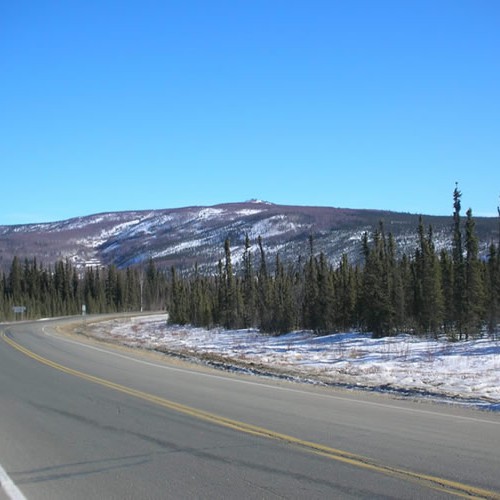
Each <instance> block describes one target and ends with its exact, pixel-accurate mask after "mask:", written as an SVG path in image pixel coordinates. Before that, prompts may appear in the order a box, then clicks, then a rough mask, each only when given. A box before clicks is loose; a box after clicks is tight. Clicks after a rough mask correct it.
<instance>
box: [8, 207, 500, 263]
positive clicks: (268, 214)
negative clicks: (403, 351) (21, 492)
mask: <svg viewBox="0 0 500 500" xmlns="http://www.w3.org/2000/svg"><path fill="white" fill-rule="evenodd" d="M380 220H383V221H384V226H385V230H386V232H387V233H389V232H392V233H393V234H394V236H395V238H396V241H397V243H398V248H399V249H400V250H401V251H412V250H413V248H414V246H415V243H416V227H417V224H418V215H414V214H407V213H396V212H386V211H377V210H354V209H343V208H331V207H302V206H288V205H274V204H272V203H267V202H262V201H250V202H244V203H227V204H221V205H215V206H211V207H185V208H178V209H165V210H150V211H130V212H115V213H104V214H98V215H90V216H87V217H78V218H74V219H69V220H66V221H60V222H53V223H44V224H26V225H18V226H0V266H1V267H2V268H3V269H8V268H9V267H10V264H11V262H12V258H13V257H14V255H17V256H18V257H21V258H25V257H28V258H33V257H36V258H37V260H38V261H39V262H42V263H44V264H45V265H47V264H52V263H54V262H55V261H57V260H60V259H70V260H71V261H73V262H74V263H75V264H76V265H107V264H115V265H117V266H118V267H121V268H123V267H127V266H133V265H137V264H140V263H142V262H145V261H147V260H148V259H149V258H152V259H154V260H155V261H156V262H157V263H158V265H160V266H167V265H168V266H169V265H172V264H175V265H177V266H183V267H191V266H192V265H194V263H195V262H198V264H199V265H200V267H201V268H206V266H212V265H214V264H216V263H217V262H218V260H219V259H220V258H222V257H223V244H224V240H225V239H226V238H227V237H229V238H230V240H231V248H232V256H233V259H234V261H235V263H237V262H238V259H240V258H241V256H242V254H243V245H244V240H245V234H247V233H248V235H249V237H250V239H251V241H252V244H253V245H255V246H254V249H255V250H256V248H257V247H256V241H257V238H258V236H261V237H262V239H263V242H264V246H265V249H266V252H267V254H268V256H269V258H272V257H273V256H274V255H275V254H276V252H279V253H280V256H281V257H282V258H283V259H284V260H296V259H297V258H298V257H299V256H300V255H302V256H304V257H305V256H307V255H308V254H309V236H310V235H313V236H314V250H315V252H317V253H319V252H321V251H323V252H324V253H325V254H326V255H327V256H328V258H329V259H330V260H331V261H332V262H334V263H335V262H337V261H338V260H339V259H340V257H341V255H342V253H347V254H348V255H349V257H350V259H351V260H352V261H357V260H359V258H360V241H361V236H362V234H363V233H364V232H365V231H368V232H369V233H371V232H372V231H373V229H374V228H375V227H376V226H377V225H378V223H379V221H380ZM475 221H476V228H477V234H478V237H479V239H480V242H481V249H482V252H483V253H485V252H486V251H487V247H488V245H489V244H490V242H491V241H495V242H497V241H498V221H497V219H495V218H476V219H475ZM424 223H425V224H426V225H428V224H432V226H433V228H434V234H435V241H436V246H437V247H438V248H441V247H443V246H447V245H448V244H449V242H450V241H451V238H450V232H451V225H452V217H451V215H450V216H449V217H435V216H424Z"/></svg>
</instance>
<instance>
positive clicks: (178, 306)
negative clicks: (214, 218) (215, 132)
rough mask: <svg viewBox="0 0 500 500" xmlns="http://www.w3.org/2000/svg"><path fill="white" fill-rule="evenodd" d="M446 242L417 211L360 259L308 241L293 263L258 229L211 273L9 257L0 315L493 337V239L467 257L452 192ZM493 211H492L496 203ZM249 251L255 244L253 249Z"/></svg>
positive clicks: (469, 225) (498, 289)
mask: <svg viewBox="0 0 500 500" xmlns="http://www.w3.org/2000/svg"><path fill="white" fill-rule="evenodd" d="M453 206H454V213H453V219H452V221H450V222H451V223H450V242H449V245H448V246H447V248H448V249H446V250H441V251H440V252H437V251H436V249H435V245H434V241H433V231H432V227H430V226H428V227H426V226H425V224H424V221H423V219H422V218H420V221H419V224H418V227H416V228H415V231H416V232H417V235H418V244H417V246H416V248H415V249H414V251H413V253H412V254H410V255H406V254H402V255H400V253H399V252H398V249H397V247H396V243H395V240H394V238H393V237H392V235H391V234H390V233H389V234H386V232H385V229H384V224H383V222H382V221H381V222H380V223H379V226H378V227H377V228H376V229H375V230H374V231H373V233H372V234H367V233H365V234H364V235H363V237H362V239H361V241H360V243H359V247H360V252H361V253H362V256H363V261H362V263H361V264H356V265H354V264H351V263H350V262H349V260H348V258H347V256H346V255H343V256H342V258H341V259H340V262H339V264H338V265H335V266H334V265H332V264H331V263H329V262H328V261H327V259H326V257H325V255H324V254H323V253H320V254H319V255H318V254H316V253H315V251H314V237H313V236H312V235H311V237H310V241H309V243H310V244H309V255H306V256H298V257H297V260H296V262H282V260H281V259H280V256H279V254H278V255H276V257H275V258H273V260H272V262H269V261H268V258H267V256H266V250H265V244H264V242H263V241H262V239H261V238H260V237H259V238H258V240H257V242H256V246H257V249H258V250H257V251H256V252H252V248H254V246H253V245H252V242H251V241H250V240H249V238H248V236H246V238H245V251H244V254H243V260H242V262H241V263H238V265H237V266H235V265H233V262H232V258H231V242H230V241H229V239H226V240H225V242H224V254H223V255H224V257H223V258H222V259H221V260H219V262H218V265H217V268H216V269H215V270H214V272H212V273H201V272H200V271H199V269H198V266H195V268H194V269H193V270H192V272H189V273H186V272H183V273H182V274H181V273H180V272H178V271H177V270H176V269H175V268H170V269H157V268H156V266H155V264H154V262H153V261H152V260H150V261H149V262H148V263H147V264H146V265H145V266H144V267H142V268H139V267H135V268H127V269H117V268H116V267H115V266H108V267H101V268H93V267H90V268H86V269H83V270H82V269H77V268H75V267H74V266H72V264H71V263H70V262H69V261H65V262H62V261H60V262H58V263H56V265H55V266H54V267H53V268H50V267H49V268H46V267H44V266H43V265H42V264H40V263H37V262H36V260H34V259H31V260H30V259H28V258H25V259H24V260H21V259H20V258H18V257H15V258H14V259H13V261H12V265H11V268H10V272H8V273H3V274H2V275H0V314H1V320H2V321H3V320H14V319H16V320H17V319H35V318H41V317H54V316H64V315H76V314H81V313H82V306H83V305H85V311H86V313H89V314H93V313H113V312H133V311H143V310H144V311H148V310H166V311H168V313H169V321H170V322H172V323H175V324H191V325H193V326H203V327H206V328H213V327H215V326H221V327H224V328H227V329H239V328H258V329H259V330H260V331H262V332H266V333H269V334H274V335H278V334H281V333H286V332H290V331H292V330H312V331H314V332H315V333H317V334H318V335H320V334H324V333H333V332H346V331H352V330H357V331H365V332H370V333H371V334H372V335H373V336H374V337H382V336H388V335H395V334H397V333H402V332H405V333H411V334H415V335H425V336H435V337H438V336H443V335H445V336H446V337H447V338H449V339H450V340H462V339H468V338H470V337H472V336H474V337H475V336H479V335H490V336H497V335H498V333H499V322H500V244H499V242H496V243H495V242H491V244H490V246H489V252H488V255H487V256H480V255H479V245H478V239H477V236H476V234H475V222H474V218H473V215H472V210H471V209H469V210H468V211H467V213H466V216H465V220H463V218H462V217H461V213H460V212H461V193H460V191H459V190H458V187H457V188H456V189H455V191H454V194H453ZM499 217H500V210H499ZM254 253H255V254H254Z"/></svg>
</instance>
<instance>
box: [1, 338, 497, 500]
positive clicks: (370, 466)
mask: <svg viewBox="0 0 500 500" xmlns="http://www.w3.org/2000/svg"><path fill="white" fill-rule="evenodd" d="M1 336H2V339H3V340H4V341H5V342H6V343H7V344H9V345H10V346H11V347H13V348H14V349H16V350H18V351H19V352H21V353H23V354H25V355H26V356H28V357H30V358H31V359H34V360H35V361H38V362H39V363H42V364H44V365H46V366H50V367H51V368H54V369H55V370H59V371H61V372H63V373H67V374H68V375H73V376H75V377H78V378H80V379H83V380H87V381H88V382H92V383H94V384H98V385H100V386H103V387H107V388H109V389H113V390H115V391H118V392H121V393H123V394H127V395H129V396H133V397H135V398H138V399H142V400H144V401H147V402H149V403H153V404H155V405H158V406H161V407H163V408H168V409H170V410H174V411H176V412H179V413H183V414H184V415H189V416H191V417H195V418H198V419H201V420H204V421H206V422H211V423H213V424H216V425H219V426H223V427H227V428H230V429H233V430H235V431H238V432H243V433H245V434H251V435H253V436H258V437H262V438H267V439H274V440H276V441H281V442H284V443H287V444H289V445H293V446H295V447H298V448H301V449H303V450H305V451H308V452H309V453H314V454H316V455H320V456H322V457H325V458H328V459H330V460H336V461H338V462H342V463H345V464H349V465H352V466H354V467H359V468H363V469H367V470H370V471H373V472H377V473H381V474H385V475H387V476H391V477H395V478H399V479H402V480H405V481H412V482H415V483H418V484H420V485H421V486H427V487H428V488H431V489H434V490H438V491H443V492H446V493H448V494H451V495H455V496H457V497H462V498H469V499H470V498H483V499H490V500H500V494H499V493H496V492H494V491H490V490H485V489H483V488H478V487H475V486H469V485H467V484H463V483H459V482H457V481H450V480H448V479H443V478H440V477H437V476H432V475H429V474H421V473H417V472H412V471H409V470H405V469H399V468H396V467H390V466H387V465H383V464H378V463H376V462H375V461H374V460H371V459H370V458H367V457H363V456H361V455H356V454H353V453H349V452H347V451H343V450H338V449H335V448H331V447H329V446H324V445H322V444H319V443H314V442H311V441H304V440H302V439H299V438H296V437H293V436H289V435H287V434H281V433H279V432H274V431H272V430H269V429H265V428H263V427H258V426H256V425H251V424H246V423H244V422H240V421H238V420H233V419H230V418H226V417H223V416H220V415H216V414H213V413H210V412H206V411H203V410H198V409H196V408H192V407H190V406H186V405H182V404H179V403H175V402H174V401H170V400H168V399H165V398H161V397H159V396H155V395H153V394H148V393H147V392H143V391H138V390H136V389H132V388H130V387H126V386H124V385H120V384H116V383H114V382H111V381H109V380H105V379H102V378H99V377H95V376H93V375H90V374H88V373H84V372H81V371H78V370H73V369H72V368H68V367H67V366H64V365H61V364H59V363H56V362H54V361H50V360H49V359H47V358H44V357H42V356H39V355H38V354H36V353H34V352H33V351H30V350H29V349H27V348H26V347H23V346H22V345H20V344H18V343H17V342H15V341H14V340H12V339H11V338H9V337H7V336H6V335H5V333H2V335H1Z"/></svg>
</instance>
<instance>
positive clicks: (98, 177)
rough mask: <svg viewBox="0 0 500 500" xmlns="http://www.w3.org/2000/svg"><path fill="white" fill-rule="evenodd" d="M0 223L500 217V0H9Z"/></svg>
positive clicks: (0, 120) (0, 123) (1, 44)
mask: <svg viewBox="0 0 500 500" xmlns="http://www.w3.org/2000/svg"><path fill="white" fill-rule="evenodd" d="M0 166H1V181H0V182H1V191H0V224H16V223H25V222H41V221H52V220H60V219H66V218H69V217H73V216H79V215H89V214H93V213H98V212H104V211H121V210H129V209H151V208H171V207H180V206H188V205H212V204H217V203H222V202H230V201H244V200H247V199H251V198H260V199H264V200H268V201H272V202H274V203H281V204H297V205H322V206H336V207H347V208H378V209H389V210H398V211H406V212H414V213H423V214H443V215H446V214H451V213H452V192H453V189H454V186H455V181H458V182H459V186H460V189H461V190H462V192H463V198H462V201H463V206H464V211H465V210H466V209H467V208H468V207H472V209H473V212H474V214H476V215H494V214H495V213H496V207H497V205H498V203H499V195H500V2H499V1H498V0H491V1H485V0H470V1H463V0H449V1H446V0H430V1H427V0H418V1H404V0H397V1H385V0H366V1H356V0H352V1H351V0H349V1H343V0H342V1H335V0H325V1H320V0H317V1H315V0H310V1H305V0H304V1H294V0H227V1H218V0H203V1H201V0H200V1H191V0H179V1H169V0H159V1H150V0H140V1H139V0H137V1H127V0H121V1H118V0H117V1H107V0H95V1H94V0H82V1H78V0H77V1H67V2H61V1H45V0H31V1H30V0H25V1H22V0H21V1H7V0H4V1H2V2H0Z"/></svg>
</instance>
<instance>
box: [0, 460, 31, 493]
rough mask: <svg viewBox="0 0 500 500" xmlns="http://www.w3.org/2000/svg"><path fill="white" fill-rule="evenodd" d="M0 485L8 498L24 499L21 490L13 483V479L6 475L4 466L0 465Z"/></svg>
mask: <svg viewBox="0 0 500 500" xmlns="http://www.w3.org/2000/svg"><path fill="white" fill-rule="evenodd" d="M0 485H1V486H2V488H3V490H4V491H5V493H6V494H7V496H8V497H9V498H10V500H26V497H25V496H24V495H23V494H22V492H21V490H20V489H19V488H18V487H17V486H16V485H15V484H14V481H12V479H11V478H10V477H9V476H8V475H7V473H6V472H5V470H4V468H3V467H2V466H1V465H0Z"/></svg>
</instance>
